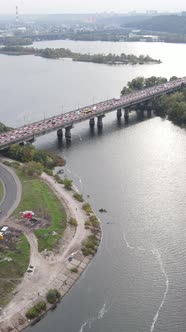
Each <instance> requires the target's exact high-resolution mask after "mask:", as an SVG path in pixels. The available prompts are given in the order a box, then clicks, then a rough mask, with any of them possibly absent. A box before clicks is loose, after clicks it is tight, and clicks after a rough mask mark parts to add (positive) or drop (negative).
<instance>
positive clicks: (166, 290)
mask: <svg viewBox="0 0 186 332" xmlns="http://www.w3.org/2000/svg"><path fill="white" fill-rule="evenodd" d="M151 252H152V254H153V255H154V256H156V258H157V260H158V262H159V265H160V269H161V272H162V274H163V275H164V277H165V280H166V288H165V292H164V294H163V298H162V301H161V303H160V306H159V308H158V311H157V312H156V314H155V316H154V318H153V322H152V325H151V328H150V332H153V331H154V327H155V324H156V322H157V319H158V317H159V313H160V310H161V308H162V307H163V305H164V303H165V299H166V296H167V293H168V291H169V278H168V275H167V273H166V271H165V268H164V265H163V261H162V258H161V254H160V252H159V250H158V249H153V250H151Z"/></svg>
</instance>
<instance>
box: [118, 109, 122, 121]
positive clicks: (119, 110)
mask: <svg viewBox="0 0 186 332" xmlns="http://www.w3.org/2000/svg"><path fill="white" fill-rule="evenodd" d="M121 116H122V111H121V108H119V109H118V110H117V118H118V119H120V118H121Z"/></svg>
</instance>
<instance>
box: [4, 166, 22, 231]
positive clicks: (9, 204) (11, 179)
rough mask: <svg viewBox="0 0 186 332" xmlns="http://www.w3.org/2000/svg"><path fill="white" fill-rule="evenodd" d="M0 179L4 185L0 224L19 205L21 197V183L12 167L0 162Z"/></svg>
mask: <svg viewBox="0 0 186 332" xmlns="http://www.w3.org/2000/svg"><path fill="white" fill-rule="evenodd" d="M0 179H1V181H2V183H3V185H4V197H3V200H2V202H1V205H0V210H1V214H0V226H2V225H3V224H4V223H5V221H6V219H7V218H8V217H9V216H10V215H11V214H12V212H13V211H14V210H15V209H16V207H17V206H18V205H19V202H20V199H21V192H22V188H21V184H20V181H19V179H18V178H17V176H16V174H15V173H14V172H13V170H12V169H9V168H8V167H6V166H5V165H2V164H0Z"/></svg>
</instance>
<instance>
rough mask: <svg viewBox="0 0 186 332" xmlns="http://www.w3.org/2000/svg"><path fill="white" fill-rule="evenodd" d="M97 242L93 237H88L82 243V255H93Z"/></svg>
mask: <svg viewBox="0 0 186 332" xmlns="http://www.w3.org/2000/svg"><path fill="white" fill-rule="evenodd" d="M97 245H98V240H97V238H96V236H95V235H89V236H88V238H87V240H85V241H84V242H83V243H82V249H81V250H82V253H83V255H84V256H88V255H90V254H95V252H96V250H97Z"/></svg>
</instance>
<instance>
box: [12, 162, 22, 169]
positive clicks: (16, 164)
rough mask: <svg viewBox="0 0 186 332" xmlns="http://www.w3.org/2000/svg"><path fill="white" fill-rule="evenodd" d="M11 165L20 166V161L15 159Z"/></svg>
mask: <svg viewBox="0 0 186 332" xmlns="http://www.w3.org/2000/svg"><path fill="white" fill-rule="evenodd" d="M11 166H12V167H14V168H19V167H20V163H18V161H13V162H12V163H11Z"/></svg>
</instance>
